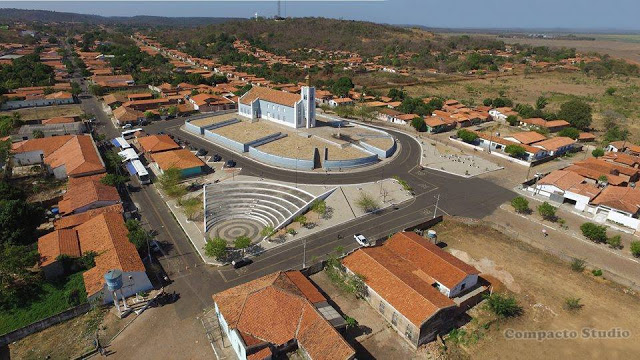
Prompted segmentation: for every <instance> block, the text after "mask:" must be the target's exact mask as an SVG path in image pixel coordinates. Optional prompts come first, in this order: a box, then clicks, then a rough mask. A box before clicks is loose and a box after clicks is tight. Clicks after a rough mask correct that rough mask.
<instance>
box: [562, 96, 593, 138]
mask: <svg viewBox="0 0 640 360" xmlns="http://www.w3.org/2000/svg"><path fill="white" fill-rule="evenodd" d="M591 112H592V109H591V106H590V105H589V104H587V103H586V102H584V101H582V100H579V99H573V100H569V101H567V102H565V103H564V104H562V105H561V106H560V112H558V117H559V118H560V119H564V120H566V121H568V122H569V124H571V126H573V127H575V128H577V129H580V130H585V129H588V128H589V126H591V120H592V114H591Z"/></svg>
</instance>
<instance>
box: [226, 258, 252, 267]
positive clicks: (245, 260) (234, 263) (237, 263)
mask: <svg viewBox="0 0 640 360" xmlns="http://www.w3.org/2000/svg"><path fill="white" fill-rule="evenodd" d="M251 263H253V260H251V259H249V258H242V259H240V260H233V261H232V262H231V266H233V268H234V269H240V268H241V267H243V266H247V265H249V264H251Z"/></svg>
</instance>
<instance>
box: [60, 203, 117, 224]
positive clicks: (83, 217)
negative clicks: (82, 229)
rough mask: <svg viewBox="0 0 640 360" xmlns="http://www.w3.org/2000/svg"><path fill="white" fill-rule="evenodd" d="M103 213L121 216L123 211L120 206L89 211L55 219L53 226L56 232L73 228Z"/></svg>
mask: <svg viewBox="0 0 640 360" xmlns="http://www.w3.org/2000/svg"><path fill="white" fill-rule="evenodd" d="M105 212H113V213H118V214H122V213H123V212H124V210H123V208H122V204H115V205H110V206H105V207H101V208H97V209H91V210H88V211H85V212H83V213H80V214H73V215H69V216H63V217H61V218H59V219H56V220H55V221H54V222H53V225H54V226H55V228H56V230H60V229H66V228H72V227H74V226H78V225H80V224H82V223H84V222H85V221H88V220H89V219H91V218H93V217H94V216H96V215H100V214H102V213H105Z"/></svg>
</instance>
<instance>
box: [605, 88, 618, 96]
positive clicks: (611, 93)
mask: <svg viewBox="0 0 640 360" xmlns="http://www.w3.org/2000/svg"><path fill="white" fill-rule="evenodd" d="M604 93H605V94H606V95H609V96H613V94H615V93H616V88H614V87H608V88H607V90H605V91H604Z"/></svg>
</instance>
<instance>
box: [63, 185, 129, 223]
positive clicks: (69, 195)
mask: <svg viewBox="0 0 640 360" xmlns="http://www.w3.org/2000/svg"><path fill="white" fill-rule="evenodd" d="M117 202H120V195H119V194H118V190H116V188H115V187H113V186H109V185H105V184H103V183H101V182H100V181H85V182H82V183H80V184H69V186H68V188H67V192H66V193H65V194H64V195H63V196H62V200H60V202H59V203H58V207H59V208H60V214H62V215H64V214H71V213H73V212H75V211H77V210H78V209H80V208H82V207H85V206H89V205H91V204H94V203H110V205H112V204H114V203H117Z"/></svg>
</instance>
